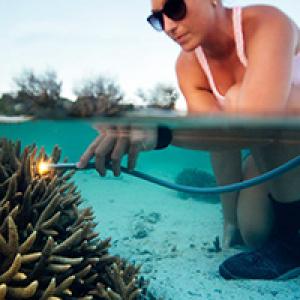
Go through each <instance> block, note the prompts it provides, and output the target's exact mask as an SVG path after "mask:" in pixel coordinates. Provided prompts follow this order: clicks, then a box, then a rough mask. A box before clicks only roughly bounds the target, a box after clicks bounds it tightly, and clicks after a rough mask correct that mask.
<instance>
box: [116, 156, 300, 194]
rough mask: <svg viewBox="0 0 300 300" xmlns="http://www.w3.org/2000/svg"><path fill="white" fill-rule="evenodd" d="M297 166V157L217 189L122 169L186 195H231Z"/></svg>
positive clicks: (298, 163)
mask: <svg viewBox="0 0 300 300" xmlns="http://www.w3.org/2000/svg"><path fill="white" fill-rule="evenodd" d="M297 166H300V156H297V157H295V158H293V159H291V160H289V161H288V162H286V163H284V164H282V165H281V166H279V167H277V168H275V169H273V170H271V171H268V172H266V173H264V174H262V175H259V176H257V177H254V178H251V179H247V180H244V181H242V182H237V183H232V184H228V185H224V186H217V187H202V188H201V187H200V188H199V187H193V186H186V185H181V184H175V183H172V182H168V181H166V180H162V179H159V178H156V177H153V176H151V175H148V174H145V173H142V172H138V171H131V172H130V171H128V169H127V168H125V167H121V170H122V172H124V173H126V174H129V175H132V176H135V177H138V178H141V179H143V180H147V181H150V182H152V183H155V184H158V185H161V186H164V187H166V188H169V189H172V190H176V191H179V192H186V193H193V194H219V193H229V192H233V191H237V190H242V189H246V188H249V187H251V186H254V185H257V184H260V183H263V182H265V181H267V180H270V179H273V178H275V177H278V176H280V175H282V174H284V173H286V172H288V171H289V170H291V169H293V168H296V167H297Z"/></svg>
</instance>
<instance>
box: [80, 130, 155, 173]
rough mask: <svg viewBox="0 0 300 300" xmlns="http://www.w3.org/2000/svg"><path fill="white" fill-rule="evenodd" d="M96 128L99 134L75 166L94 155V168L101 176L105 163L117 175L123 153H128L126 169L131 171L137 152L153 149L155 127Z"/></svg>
mask: <svg viewBox="0 0 300 300" xmlns="http://www.w3.org/2000/svg"><path fill="white" fill-rule="evenodd" d="M96 129H97V130H98V131H99V133H100V135H99V136H98V137H97V138H96V139H95V140H94V141H93V142H92V143H91V144H90V145H89V147H88V148H87V149H86V151H85V152H84V153H83V155H82V156H81V158H80V161H79V163H78V164H77V166H78V167H79V168H84V167H85V166H86V164H87V163H88V161H89V160H90V159H91V158H92V157H93V156H95V159H96V169H97V171H98V172H99V174H100V175H101V176H105V174H106V166H107V164H110V165H111V167H112V171H113V173H114V175H115V176H119V175H120V173H121V161H122V158H123V156H124V155H125V154H128V169H129V170H130V171H132V170H133V169H134V167H135V165H136V161H137V157H138V154H139V152H141V151H146V150H152V149H154V148H155V146H156V142H157V131H156V128H147V129H145V128H129V127H124V126H121V127H120V126H119V127H116V126H110V127H107V126H106V127H105V126H96Z"/></svg>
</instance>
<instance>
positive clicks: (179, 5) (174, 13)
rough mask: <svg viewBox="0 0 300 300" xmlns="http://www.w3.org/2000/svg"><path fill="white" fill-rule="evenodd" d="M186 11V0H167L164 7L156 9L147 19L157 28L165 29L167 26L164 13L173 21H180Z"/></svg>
mask: <svg viewBox="0 0 300 300" xmlns="http://www.w3.org/2000/svg"><path fill="white" fill-rule="evenodd" d="M186 11H187V9H186V4H185V2H184V0H167V1H166V3H165V5H164V7H163V9H161V10H159V11H154V12H153V13H152V14H151V15H150V16H149V17H148V18H147V21H148V22H149V23H150V25H151V26H152V27H153V28H154V29H155V30H157V31H163V30H164V27H165V24H164V17H163V15H165V16H167V17H168V18H169V19H171V20H173V21H180V20H182V19H184V18H185V16H186Z"/></svg>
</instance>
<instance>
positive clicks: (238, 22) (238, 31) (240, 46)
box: [232, 7, 248, 67]
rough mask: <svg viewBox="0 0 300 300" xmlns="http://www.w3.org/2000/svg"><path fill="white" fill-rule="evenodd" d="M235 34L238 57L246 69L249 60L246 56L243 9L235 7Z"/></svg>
mask: <svg viewBox="0 0 300 300" xmlns="http://www.w3.org/2000/svg"><path fill="white" fill-rule="evenodd" d="M232 22H233V32H234V39H235V45H236V52H237V56H238V58H239V59H240V61H241V63H242V64H243V65H244V67H247V64H248V60H247V57H246V55H245V48H244V35H243V26H242V8H241V7H234V8H233V12H232Z"/></svg>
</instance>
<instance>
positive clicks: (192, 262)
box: [75, 171, 300, 300]
mask: <svg viewBox="0 0 300 300" xmlns="http://www.w3.org/2000/svg"><path fill="white" fill-rule="evenodd" d="M75 181H76V183H77V184H78V188H79V190H80V191H81V193H82V196H83V198H85V199H87V201H86V203H85V205H87V206H91V205H92V206H93V208H94V211H95V215H96V217H97V221H98V222H99V225H98V227H97V231H99V232H100V236H101V237H102V238H106V237H109V236H111V237H112V247H111V252H112V253H113V254H118V255H120V256H121V257H124V258H127V259H129V260H130V261H131V262H136V263H138V264H142V265H143V266H142V269H141V273H142V275H143V276H144V277H145V278H147V279H149V280H150V286H149V289H150V291H151V292H152V293H153V294H154V295H155V296H157V297H161V298H162V299H165V300H200V299H205V300H210V299H214V300H215V299H232V300H234V299H239V300H240V299H243V300H252V299H253V300H254V299H255V300H259V299H267V300H268V299H285V300H288V299H300V278H297V279H294V280H289V281H259V280H256V281H254V280H234V281H226V280H224V279H223V278H221V277H220V275H219V274H218V266H219V264H220V263H222V261H223V260H224V259H225V258H227V257H229V256H231V255H233V254H235V253H237V252H239V251H240V250H238V249H233V250H227V251H221V252H214V251H213V249H214V247H213V241H214V240H215V238H216V236H221V232H222V216H221V206H220V205H219V204H211V203H207V202H201V201H195V200H194V199H191V198H190V199H187V200H182V199H180V198H179V197H178V194H177V192H175V191H170V190H167V189H165V188H162V187H159V186H156V185H154V184H151V183H148V182H145V181H142V180H140V179H137V178H134V177H130V176H127V175H122V176H121V177H120V178H114V177H112V175H109V176H107V177H105V178H101V177H99V176H98V174H97V173H96V172H94V171H84V172H78V173H77V174H76V176H75Z"/></svg>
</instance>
